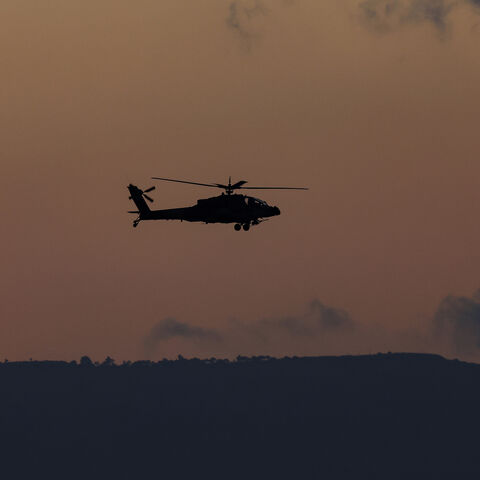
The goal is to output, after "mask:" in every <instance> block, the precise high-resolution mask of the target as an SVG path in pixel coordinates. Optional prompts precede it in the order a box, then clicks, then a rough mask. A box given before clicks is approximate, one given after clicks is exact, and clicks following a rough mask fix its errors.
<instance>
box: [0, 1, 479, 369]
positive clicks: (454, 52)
mask: <svg viewBox="0 0 480 480" xmlns="http://www.w3.org/2000/svg"><path fill="white" fill-rule="evenodd" d="M425 1H427V0H425ZM372 3H375V2H372ZM377 3H379V2H377ZM380 3H381V2H380ZM231 4H232V2H225V1H223V0H222V1H221V0H209V1H208V2H189V1H186V0H164V1H162V2H156V1H153V0H139V1H137V2H134V3H132V2H130V1H126V0H96V1H90V0H88V1H84V2H64V1H63V0H49V1H44V2H37V1H34V0H21V1H19V0H3V1H2V2H1V5H0V62H1V72H2V73H1V87H2V88H1V89H0V107H1V108H0V151H1V159H2V167H3V168H2V170H3V174H2V176H1V180H0V181H1V183H2V185H1V187H2V188H1V192H2V193H1V195H2V198H1V200H2V201H1V202H0V205H1V209H2V211H1V215H2V219H3V226H4V228H3V236H2V241H1V249H0V261H1V265H2V275H1V278H0V291H1V306H0V319H1V320H0V358H2V357H6V358H9V359H23V358H29V357H33V358H38V359H44V358H52V359H53V358H66V359H70V358H78V357H79V356H80V355H83V354H88V355H90V356H92V358H95V359H102V358H104V357H105V356H106V355H110V356H112V357H114V358H116V359H119V360H122V359H126V358H130V359H135V358H142V357H144V356H145V351H144V347H143V339H144V337H145V335H147V333H148V332H149V330H150V329H151V328H152V326H153V325H154V324H155V323H156V322H158V321H159V320H161V319H163V318H165V317H173V318H176V319H178V320H180V321H182V322H187V323H190V324H192V325H197V326H203V327H205V328H207V327H208V328H229V327H228V325H230V323H231V322H232V320H237V321H241V322H246V323H248V322H254V321H258V320H261V319H264V318H274V317H278V316H282V315H287V314H288V315H297V314H301V313H302V312H305V310H306V309H307V305H308V304H309V302H310V301H311V300H312V299H319V300H320V301H321V302H323V303H324V304H326V305H330V306H333V307H337V308H341V309H344V310H346V311H347V312H348V313H349V314H350V316H351V318H352V319H353V320H354V321H355V322H358V324H360V325H362V326H364V328H371V329H372V330H371V331H372V332H376V331H379V332H388V333H385V334H384V333H382V334H381V335H380V334H379V335H380V336H381V338H371V337H368V338H367V337H366V336H365V335H359V336H358V337H357V338H356V339H355V338H348V339H347V340H345V339H344V340H342V339H341V338H338V339H335V341H333V342H326V341H324V340H322V341H321V342H319V343H318V345H316V344H313V343H311V342H310V343H308V345H307V344H302V343H292V340H291V339H289V338H288V337H281V338H279V339H278V341H277V342H275V344H274V345H273V346H270V347H268V352H267V353H272V354H277V355H282V354H287V353H288V354H292V353H298V354H306V353H308V354H314V353H317V354H322V353H358V352H364V351H372V350H374V351H376V350H379V349H380V350H395V349H415V350H418V349H421V348H424V349H431V350H438V351H441V352H442V353H448V352H447V351H446V350H445V349H444V347H442V346H440V345H433V346H432V345H431V344H430V343H428V342H427V343H422V340H418V339H417V340H416V339H415V335H416V334H415V333H413V334H412V333H411V332H412V330H413V331H414V332H417V331H418V332H420V331H421V332H424V331H426V330H428V328H429V322H430V321H431V318H432V315H433V314H434V312H435V310H436V308H437V306H438V304H439V302H440V300H441V299H442V298H443V297H445V296H446V295H448V294H455V295H467V296H468V295H471V294H472V293H473V292H474V291H475V290H476V289H477V288H478V287H480V283H479V281H478V272H479V271H480V255H479V254H478V245H479V244H480V224H479V222H478V205H479V200H480V190H479V189H478V179H479V178H480V176H479V174H480V166H479V165H480V164H479V162H478V151H479V148H480V136H479V134H478V115H479V114H478V112H479V111H480V62H479V60H478V42H479V41H480V29H479V27H478V25H480V16H477V15H476V13H475V11H474V10H473V9H472V7H471V6H469V5H468V2H464V3H463V5H462V6H460V7H458V8H456V9H454V10H453V11H452V13H451V14H450V15H448V18H447V20H448V21H447V26H446V28H445V29H444V30H442V29H440V28H438V27H435V26H434V25H433V24H432V23H431V22H428V21H426V22H422V21H414V22H409V21H403V20H402V21H397V20H396V19H395V18H393V20H392V21H390V20H389V23H388V28H383V30H388V31H379V28H378V25H376V24H375V25H373V24H370V25H369V24H368V22H367V20H366V18H365V17H362V10H361V9H360V8H359V2H355V1H353V0H348V1H345V2H336V1H334V0H331V1H324V2H318V1H314V0H303V1H302V0H295V1H291V2H288V1H280V0H278V1H274V0H264V2H263V3H261V4H259V3H258V2H255V1H251V2H248V1H246V0H245V1H237V2H234V3H233V4H234V5H236V8H237V10H236V15H237V17H236V18H235V19H236V20H238V22H239V23H238V26H239V27H238V28H233V27H232V22H230V25H229V24H228V22H227V20H228V19H229V18H231V14H232V13H231V9H230V5H231ZM256 5H257V8H256V9H255V6H256ZM258 5H261V6H263V7H262V8H258ZM245 8H247V9H250V10H248V12H250V13H251V15H250V19H249V16H248V15H246V14H245V11H246V10H245ZM252 9H253V10H252ZM380 30H382V29H380ZM229 175H231V176H232V179H233V180H235V181H238V180H241V179H245V180H248V181H249V182H250V183H251V184H257V185H259V184H267V185H294V186H303V185H305V186H308V187H310V190H309V191H308V192H267V191H266V192H263V193H262V194H259V196H260V197H261V198H264V199H265V200H267V201H268V202H269V203H270V204H273V205H278V206H279V208H280V209H281V211H282V215H281V216H280V217H278V218H275V219H273V220H272V221H270V222H266V223H265V224H262V225H260V226H259V227H256V228H254V229H253V230H251V231H250V232H248V233H245V232H240V233H237V232H235V231H234V230H233V228H232V226H231V225H202V224H189V223H179V222H178V223H176V222H168V223H167V222H165V223H162V222H151V223H143V224H141V225H140V226H139V228H137V229H135V230H134V229H133V228H132V227H131V221H132V220H133V218H132V216H131V215H128V214H127V213H126V211H127V210H129V209H131V208H132V205H131V204H130V202H129V200H128V192H127V190H126V185H127V184H128V183H130V182H132V183H134V184H137V185H138V186H140V187H149V186H151V185H152V184H154V182H153V181H151V180H150V179H149V178H150V177H151V176H165V177H172V178H185V179H187V180H189V179H190V180H197V181H201V182H212V181H213V182H224V181H226V180H227V179H228V176H229ZM156 185H157V190H156V191H155V192H153V195H152V196H153V197H154V198H155V207H156V208H169V207H176V206H186V205H191V204H193V203H195V201H196V199H197V198H201V197H202V196H203V197H205V196H209V195H211V194H212V192H211V191H210V190H209V189H201V187H198V188H196V187H190V186H186V185H185V186H182V185H175V184H159V183H157V184H156ZM373 325H376V326H378V327H371V326H373ZM369 326H370V327H369ZM400 330H402V331H403V330H405V331H407V334H405V333H398V335H397V334H396V333H395V332H397V331H400ZM408 332H410V333H408ZM419 335H420V333H419ZM260 350H261V346H258V345H253V344H252V345H249V344H248V341H243V343H241V341H240V340H239V341H238V343H235V340H232V341H231V342H230V343H229V344H228V345H225V344H223V345H222V344H220V345H198V344H195V343H192V342H189V341H185V340H182V339H173V340H171V341H169V342H165V344H162V345H160V346H159V349H158V351H157V353H156V357H163V356H176V354H177V353H182V354H184V355H187V356H189V355H196V354H199V355H202V356H204V355H222V356H223V355H236V354H237V353H242V352H245V353H249V354H251V353H262V352H261V351H260Z"/></svg>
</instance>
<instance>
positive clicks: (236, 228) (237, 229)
mask: <svg viewBox="0 0 480 480" xmlns="http://www.w3.org/2000/svg"><path fill="white" fill-rule="evenodd" d="M233 228H234V229H235V230H236V231H237V232H239V231H240V230H241V229H242V226H241V225H240V224H239V223H236V224H235V226H234V227H233Z"/></svg>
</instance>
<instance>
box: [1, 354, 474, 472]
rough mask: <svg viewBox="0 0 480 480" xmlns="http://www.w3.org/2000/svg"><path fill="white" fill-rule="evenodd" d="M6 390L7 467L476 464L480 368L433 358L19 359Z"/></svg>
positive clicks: (459, 467) (448, 468) (458, 467)
mask: <svg viewBox="0 0 480 480" xmlns="http://www.w3.org/2000/svg"><path fill="white" fill-rule="evenodd" d="M84 363H85V362H84ZM0 390H1V391H0V393H1V397H0V429H1V439H2V440H1V450H0V451H1V453H2V466H1V470H2V471H3V472H8V475H7V476H3V475H2V477H3V478H9V479H13V478H60V477H62V478H66V479H69V478H85V479H96V478H102V479H103V478H112V479H113V478H115V479H119V478H129V479H130V478H131V479H134V478H168V479H177V478H199V479H203V478H214V477H215V478H219V477H221V478H225V479H230V478H246V479H256V478H262V479H263V478H268V479H270V478H271V479H275V478H300V479H302V478H322V477H323V478H349V479H350V478H361V477H366V478H394V477H396V476H399V477H404V478H405V474H406V473H416V474H419V475H420V476H422V477H424V478H433V476H437V477H438V476H439V475H442V476H444V475H454V474H456V478H459V477H458V474H465V476H467V475H468V476H469V478H477V476H478V474H480V459H479V455H478V437H479V435H478V433H479V427H480V408H479V407H480V365H474V364H467V363H463V362H459V361H455V360H446V359H444V358H442V357H440V356H435V355H422V354H386V355H372V356H358V357H353V356H352V357H315V358H285V359H271V358H268V357H256V358H242V357H239V359H238V360H237V361H235V362H228V361H225V360H214V359H212V360H196V359H194V360H185V359H180V360H177V361H163V362H158V363H150V362H136V363H132V364H124V365H121V366H115V365H112V364H111V362H106V363H105V364H103V365H100V366H93V365H86V364H82V365H77V364H74V363H73V364H71V363H63V362H15V363H13V362H12V363H4V364H0ZM474 474H476V475H474Z"/></svg>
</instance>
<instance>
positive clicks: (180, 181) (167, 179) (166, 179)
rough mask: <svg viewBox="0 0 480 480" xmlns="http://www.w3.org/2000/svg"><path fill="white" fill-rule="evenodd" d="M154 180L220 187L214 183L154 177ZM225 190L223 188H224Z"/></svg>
mask: <svg viewBox="0 0 480 480" xmlns="http://www.w3.org/2000/svg"><path fill="white" fill-rule="evenodd" d="M152 178H153V179H154V180H163V181H164V182H176V183H189V184H190V185H202V186H203V187H215V188H218V185H216V184H213V183H198V182H187V181H186V180H174V179H173V178H161V177H152ZM222 188H223V187H222Z"/></svg>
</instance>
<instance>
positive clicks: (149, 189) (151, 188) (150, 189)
mask: <svg viewBox="0 0 480 480" xmlns="http://www.w3.org/2000/svg"><path fill="white" fill-rule="evenodd" d="M155 188H156V187H150V188H147V189H146V190H144V191H143V193H147V192H151V191H152V190H155Z"/></svg>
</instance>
